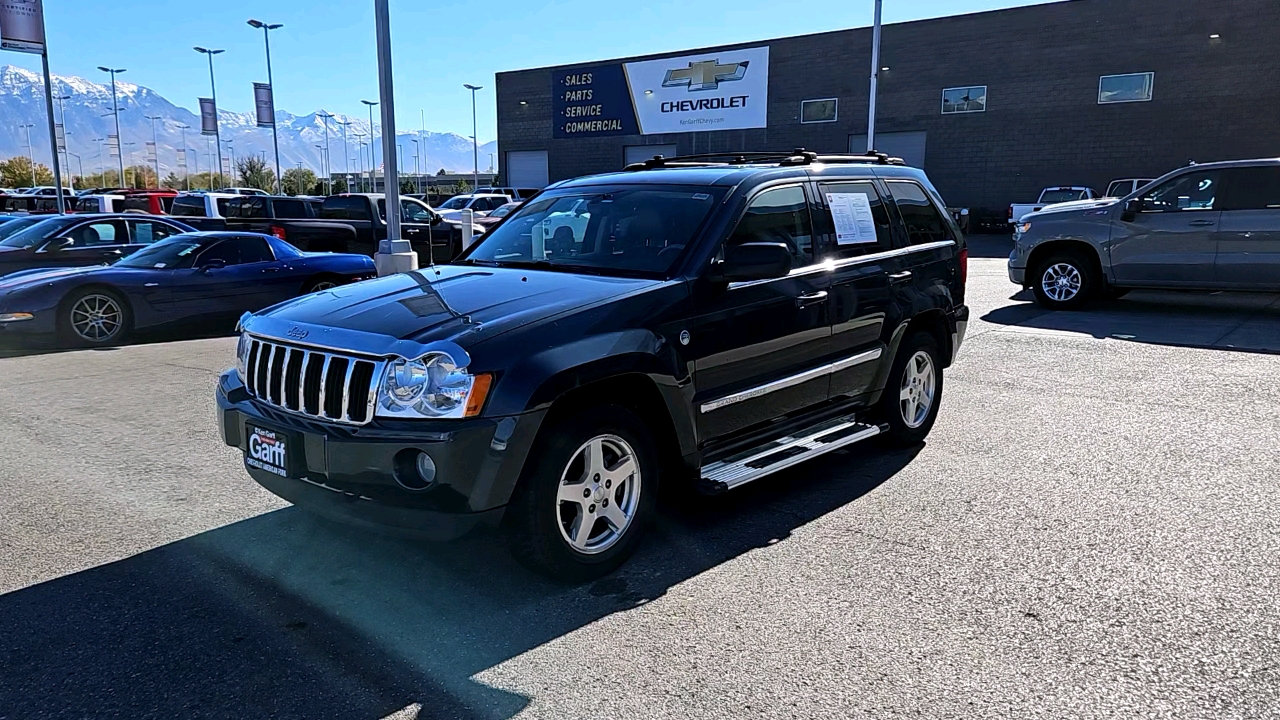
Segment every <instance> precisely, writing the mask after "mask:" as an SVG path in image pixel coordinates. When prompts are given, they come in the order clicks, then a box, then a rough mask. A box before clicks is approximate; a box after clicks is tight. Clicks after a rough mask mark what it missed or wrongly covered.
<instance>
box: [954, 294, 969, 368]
mask: <svg viewBox="0 0 1280 720" xmlns="http://www.w3.org/2000/svg"><path fill="white" fill-rule="evenodd" d="M953 320H954V322H955V330H953V331H952V332H951V362H952V363H954V362H955V361H956V358H957V357H959V355H960V346H961V345H963V344H964V336H965V333H966V332H967V331H968V330H969V306H968V305H961V306H960V307H958V308H956V311H955V314H954V315H953Z"/></svg>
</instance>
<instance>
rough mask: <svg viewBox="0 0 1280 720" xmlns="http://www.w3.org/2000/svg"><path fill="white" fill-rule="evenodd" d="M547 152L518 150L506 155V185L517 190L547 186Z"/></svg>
mask: <svg viewBox="0 0 1280 720" xmlns="http://www.w3.org/2000/svg"><path fill="white" fill-rule="evenodd" d="M547 177H548V175H547V151H546V150H520V151H512V152H509V153H507V183H506V184H507V185H509V186H511V187H517V188H544V187H546V186H547V184H548V181H547Z"/></svg>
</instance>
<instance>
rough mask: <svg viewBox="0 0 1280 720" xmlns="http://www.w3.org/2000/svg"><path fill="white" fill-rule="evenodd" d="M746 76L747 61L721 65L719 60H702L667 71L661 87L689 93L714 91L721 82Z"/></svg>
mask: <svg viewBox="0 0 1280 720" xmlns="http://www.w3.org/2000/svg"><path fill="white" fill-rule="evenodd" d="M746 75H747V61H746V60H743V61H742V62H740V63H729V64H727V65H721V64H720V61H719V60H703V61H701V62H691V63H689V67H687V68H680V69H678V70H668V71H667V76H666V77H665V78H663V80H662V87H670V88H673V87H684V86H686V85H687V86H688V87H689V91H690V92H693V91H696V90H716V89H718V88H719V87H720V83H722V82H730V81H732V80H741V79H742V78H744V77H746Z"/></svg>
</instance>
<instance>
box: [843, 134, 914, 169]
mask: <svg viewBox="0 0 1280 720" xmlns="http://www.w3.org/2000/svg"><path fill="white" fill-rule="evenodd" d="M924 141H925V133H923V132H896V133H876V151H877V152H882V153H884V154H886V155H889V156H891V157H900V158H902V159H903V161H905V162H906V163H907V164H908V165H910V166H911V167H916V168H923V167H924ZM866 151H867V136H866V135H850V136H849V152H851V153H855V154H858V155H861V154H862V153H864V152H866Z"/></svg>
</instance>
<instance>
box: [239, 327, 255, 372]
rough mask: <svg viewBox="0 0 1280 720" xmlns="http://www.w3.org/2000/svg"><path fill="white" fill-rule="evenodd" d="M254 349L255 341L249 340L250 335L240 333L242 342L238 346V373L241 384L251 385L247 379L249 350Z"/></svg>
mask: <svg viewBox="0 0 1280 720" xmlns="http://www.w3.org/2000/svg"><path fill="white" fill-rule="evenodd" d="M251 347H253V341H251V340H250V339H249V333H247V332H242V333H240V342H239V344H237V345H236V373H237V374H238V375H239V376H240V382H242V383H245V384H246V385H247V384H248V383H249V379H248V378H247V377H245V376H246V375H248V374H249V348H251Z"/></svg>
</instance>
